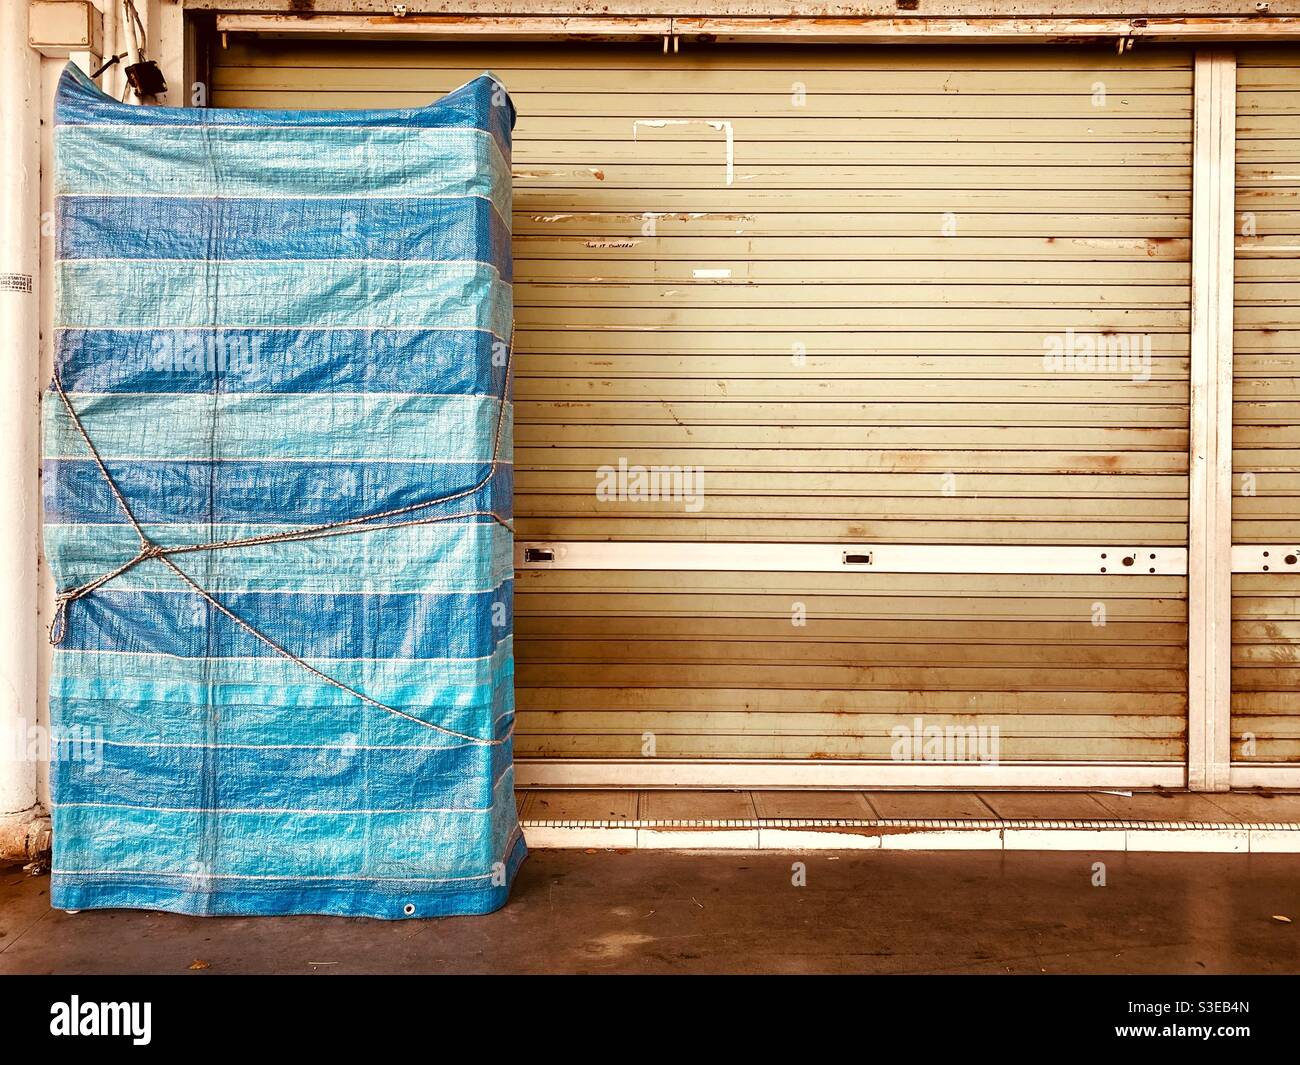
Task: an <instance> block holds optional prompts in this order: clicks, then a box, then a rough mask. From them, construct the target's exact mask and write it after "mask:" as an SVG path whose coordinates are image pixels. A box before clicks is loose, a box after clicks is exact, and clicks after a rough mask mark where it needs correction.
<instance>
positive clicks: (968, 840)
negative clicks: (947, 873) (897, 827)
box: [880, 828, 1002, 851]
mask: <svg viewBox="0 0 1300 1065" xmlns="http://www.w3.org/2000/svg"><path fill="white" fill-rule="evenodd" d="M880 847H881V849H882V850H887V851H996V850H1001V849H1002V832H1001V830H1000V829H996V828H990V829H977V830H974V831H971V830H968V829H954V830H952V831H949V832H931V831H927V830H921V831H919V832H886V833H884V834H883V835H882V836H881V837H880Z"/></svg>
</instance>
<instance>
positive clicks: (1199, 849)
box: [1125, 828, 1250, 854]
mask: <svg viewBox="0 0 1300 1065" xmlns="http://www.w3.org/2000/svg"><path fill="white" fill-rule="evenodd" d="M1125 835H1126V836H1127V837H1128V839H1127V848H1126V849H1127V850H1130V851H1161V852H1164V853H1178V852H1183V853H1201V854H1245V853H1247V852H1248V851H1249V849H1250V833H1249V832H1247V831H1246V830H1244V829H1237V828H1232V829H1214V828H1185V829H1171V828H1156V829H1144V828H1131V829H1128V830H1126V832H1125Z"/></svg>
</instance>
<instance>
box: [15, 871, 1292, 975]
mask: <svg viewBox="0 0 1300 1065" xmlns="http://www.w3.org/2000/svg"><path fill="white" fill-rule="evenodd" d="M796 861H802V862H804V863H805V865H806V868H807V886H805V887H795V886H793V885H792V883H791V878H792V863H794V862H796ZM1095 861H1102V862H1105V863H1106V880H1107V886H1105V887H1093V886H1092V884H1091V880H1092V877H1093V875H1094V870H1093V863H1094V862H1095ZM48 884H49V882H48V880H47V879H46V878H44V877H35V878H34V877H29V876H26V875H25V874H24V873H23V872H22V870H21V868H20V867H18V866H8V867H3V868H0V974H9V973H154V972H158V973H186V972H196V973H310V972H318V973H388V972H399V973H489V972H523V973H706V972H739V973H925V972H945V973H1039V972H1046V973H1296V972H1300V856H1296V855H1249V856H1246V855H1232V856H1227V855H1225V856H1220V855H1179V854H1123V853H1113V854H1097V855H1086V854H1048V853H1023V854H1002V853H978V852H965V853H949V854H939V853H933V854H922V853H892V854H888V853H866V854H864V853H861V852H856V853H845V854H842V855H838V856H837V855H832V854H827V853H824V852H822V853H813V854H805V855H796V854H777V853H755V854H743V853H735V852H732V853H721V854H719V853H713V854H707V853H683V852H671V851H669V852H648V851H631V852H623V853H620V852H615V851H602V852H598V853H588V852H583V851H541V852H537V853H534V854H533V855H532V856H531V857H530V858H529V859H528V861H527V862H526V863H525V864H524V867H523V869H522V871H521V873H520V876H519V880H518V882H517V885H516V888H515V894H514V897H513V900H512V901H511V903H510V905H508V906H507V907H506V908H505V909H504V910H502V911H500V912H498V913H495V914H492V915H490V916H487V917H472V918H452V919H446V920H441V921H433V920H431V921H406V922H395V923H387V922H382V921H371V920H365V919H340V918H325V917H283V918H254V919H246V918H207V919H203V918H193V917H181V916H176V915H172V914H161V913H152V912H132V911H124V910H119V911H98V912H90V911H87V912H83V913H80V914H77V915H73V916H69V915H68V914H64V913H61V912H52V911H51V910H50V909H49V904H48V896H47V890H48ZM1274 914H1281V915H1284V916H1289V917H1291V918H1292V919H1293V921H1294V922H1295V923H1293V924H1285V923H1283V922H1279V921H1277V920H1275V919H1274V918H1273V915H1274ZM196 962H203V963H206V967H202V966H200V967H198V968H197V969H195V970H192V969H191V966H192V965H194V963H196Z"/></svg>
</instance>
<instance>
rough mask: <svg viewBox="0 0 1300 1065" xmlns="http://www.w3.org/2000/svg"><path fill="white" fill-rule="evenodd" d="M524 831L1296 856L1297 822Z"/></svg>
mask: <svg viewBox="0 0 1300 1065" xmlns="http://www.w3.org/2000/svg"><path fill="white" fill-rule="evenodd" d="M522 824H523V829H524V838H525V839H526V840H527V842H528V846H529V847H532V848H536V849H547V848H611V849H661V850H662V849H677V850H777V851H787V850H913V851H926V850H935V851H937V850H1005V851H1031V850H1052V851H1135V852H1138V851H1143V852H1162V851H1163V852H1181V853H1189V852H1200V853H1213V854H1297V853H1300V823H1297V822H1286V821H1265V822H1241V821H1136V820H1115V821H1104V820H1082V819H1080V820H1001V819H990V820H979V819H961V820H940V819H921V818H883V819H865V818H863V819H855V818H842V819H807V818H752V819H731V820H723V819H718V820H707V819H700V820H648V821H643V820H603V821H602V820H590V821H579V820H528V819H525V820H524V821H523V822H522Z"/></svg>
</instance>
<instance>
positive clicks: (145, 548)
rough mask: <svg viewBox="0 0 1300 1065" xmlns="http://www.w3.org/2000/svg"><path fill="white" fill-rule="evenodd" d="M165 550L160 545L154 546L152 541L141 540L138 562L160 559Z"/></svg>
mask: <svg viewBox="0 0 1300 1065" xmlns="http://www.w3.org/2000/svg"><path fill="white" fill-rule="evenodd" d="M165 552H166V548H164V547H163V546H162V544H156V543H154V542H153V541H152V540H144V539H142V540H141V544H140V561H141V562H143V561H145V560H146V559H150V558H162V556H163V554H164V553H165Z"/></svg>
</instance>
